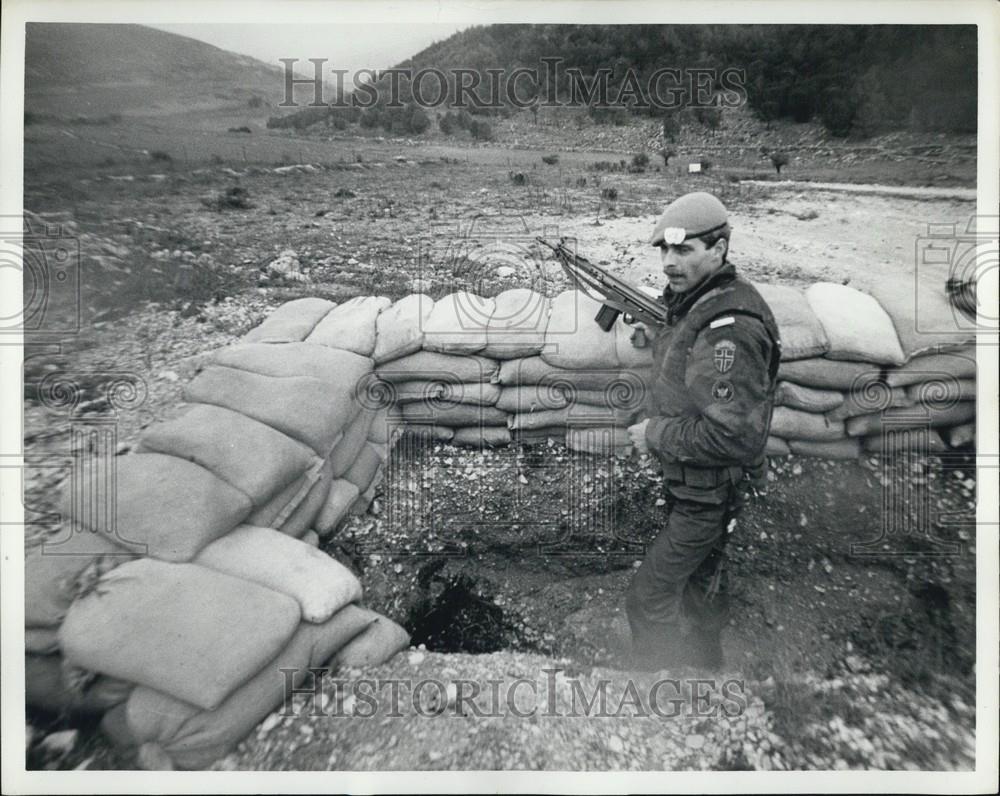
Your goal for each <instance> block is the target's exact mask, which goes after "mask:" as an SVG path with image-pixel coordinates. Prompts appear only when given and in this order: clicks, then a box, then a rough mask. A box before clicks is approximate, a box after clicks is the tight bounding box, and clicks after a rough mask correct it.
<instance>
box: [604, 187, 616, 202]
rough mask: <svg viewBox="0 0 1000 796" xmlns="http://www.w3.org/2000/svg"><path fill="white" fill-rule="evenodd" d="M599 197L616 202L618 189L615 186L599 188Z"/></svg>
mask: <svg viewBox="0 0 1000 796" xmlns="http://www.w3.org/2000/svg"><path fill="white" fill-rule="evenodd" d="M601 198H602V199H607V200H608V201H609V202H616V201H618V189H617V188H615V187H610V188H602V189H601Z"/></svg>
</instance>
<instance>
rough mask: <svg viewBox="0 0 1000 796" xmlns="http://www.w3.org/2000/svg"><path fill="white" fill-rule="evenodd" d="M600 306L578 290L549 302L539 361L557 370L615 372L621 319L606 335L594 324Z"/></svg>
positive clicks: (562, 294) (566, 292) (568, 292)
mask: <svg viewBox="0 0 1000 796" xmlns="http://www.w3.org/2000/svg"><path fill="white" fill-rule="evenodd" d="M601 306H602V305H601V304H600V302H597V301H594V300H593V299H592V298H590V297H589V296H588V295H586V294H585V293H583V292H581V291H579V290H567V291H565V292H563V293H560V294H559V295H558V296H556V297H555V298H554V299H552V309H551V311H550V313H549V324H548V326H547V327H546V329H545V347H544V349H543V350H542V354H541V358H542V359H543V360H544V361H545V362H546V363H547V364H549V365H550V366H552V367H557V368H568V369H575V368H605V369H609V370H611V369H618V366H619V362H618V353H617V351H616V346H615V337H616V334H617V329H616V328H615V327H617V326H618V325H619V324H621V319H620V318H619V320H618V321H617V322H616V323H615V327H612V331H609V332H605V331H604V330H603V329H601V327H600V326H598V324H597V322H596V321H595V320H594V316H595V315H596V314H597V312H598V311H599V310H600V309H601ZM622 325H624V324H622ZM629 334H631V332H629Z"/></svg>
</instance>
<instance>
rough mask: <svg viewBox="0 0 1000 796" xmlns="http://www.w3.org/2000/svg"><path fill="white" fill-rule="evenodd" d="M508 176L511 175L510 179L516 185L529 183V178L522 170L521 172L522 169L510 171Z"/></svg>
mask: <svg viewBox="0 0 1000 796" xmlns="http://www.w3.org/2000/svg"><path fill="white" fill-rule="evenodd" d="M507 176H508V177H510V181H511V182H512V183H514V185H527V184H528V178H527V177H525V176H524V174H523V173H522V172H520V171H511V172H508V174H507Z"/></svg>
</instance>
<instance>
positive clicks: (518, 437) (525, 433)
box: [511, 426, 569, 445]
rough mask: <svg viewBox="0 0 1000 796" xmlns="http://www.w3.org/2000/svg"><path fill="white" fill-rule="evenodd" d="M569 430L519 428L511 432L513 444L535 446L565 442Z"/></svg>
mask: <svg viewBox="0 0 1000 796" xmlns="http://www.w3.org/2000/svg"><path fill="white" fill-rule="evenodd" d="M568 432H569V429H567V428H566V426H545V427H543V428H519V429H516V430H512V431H511V435H512V437H513V439H514V442H518V443H521V444H523V445H535V444H539V443H547V442H548V441H549V440H552V441H553V442H561V443H565V442H566V435H567V434H568Z"/></svg>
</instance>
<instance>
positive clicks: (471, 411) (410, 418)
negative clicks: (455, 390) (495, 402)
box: [400, 401, 508, 428]
mask: <svg viewBox="0 0 1000 796" xmlns="http://www.w3.org/2000/svg"><path fill="white" fill-rule="evenodd" d="M400 411H401V413H402V418H403V420H404V421H405V422H406V423H422V424H425V425H436V426H450V427H452V428H461V427H462V426H476V425H483V426H500V425H503V424H504V423H506V422H507V417H508V415H507V413H506V412H501V411H500V410H499V409H497V408H496V407H495V406H475V405H473V404H458V403H449V402H445V401H440V402H438V401H435V402H434V403H425V402H418V403H411V404H404V405H403V406H401V407H400Z"/></svg>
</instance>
